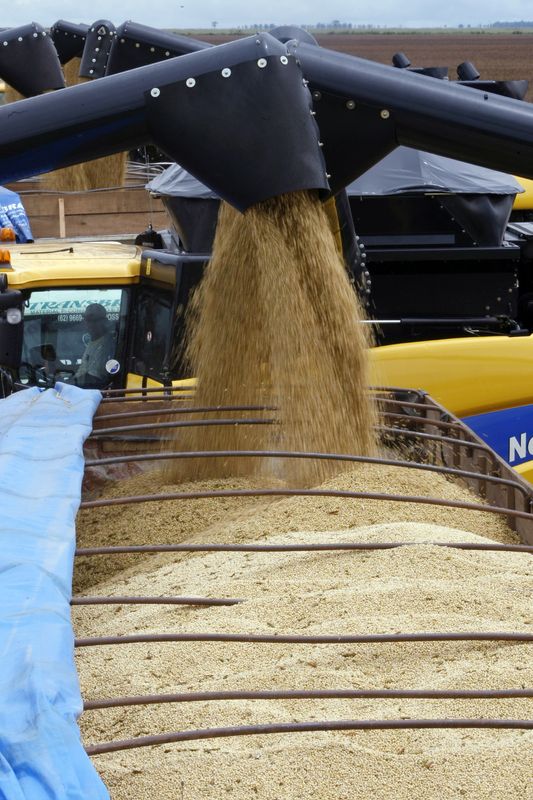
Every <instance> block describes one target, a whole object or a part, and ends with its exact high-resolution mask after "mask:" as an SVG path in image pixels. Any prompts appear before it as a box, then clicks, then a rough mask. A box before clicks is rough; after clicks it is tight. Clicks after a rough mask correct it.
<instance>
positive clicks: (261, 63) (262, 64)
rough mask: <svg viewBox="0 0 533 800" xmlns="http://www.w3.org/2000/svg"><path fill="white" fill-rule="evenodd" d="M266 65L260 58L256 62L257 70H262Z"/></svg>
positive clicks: (263, 59) (265, 61)
mask: <svg viewBox="0 0 533 800" xmlns="http://www.w3.org/2000/svg"><path fill="white" fill-rule="evenodd" d="M266 65H267V60H266V58H260V59H259V60H258V61H257V66H258V67H259V69H264V68H265V67H266Z"/></svg>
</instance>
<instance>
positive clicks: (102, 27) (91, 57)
mask: <svg viewBox="0 0 533 800" xmlns="http://www.w3.org/2000/svg"><path fill="white" fill-rule="evenodd" d="M116 35H117V33H116V30H115V26H114V25H113V23H112V22H109V21H108V20H106V19H100V20H98V22H95V23H93V24H92V25H91V27H90V28H89V30H88V31H87V38H86V40H85V47H84V48H83V55H82V57H81V64H80V78H103V77H104V75H105V71H106V66H107V60H108V58H109V53H110V50H111V45H112V44H113V41H114V39H115V37H116Z"/></svg>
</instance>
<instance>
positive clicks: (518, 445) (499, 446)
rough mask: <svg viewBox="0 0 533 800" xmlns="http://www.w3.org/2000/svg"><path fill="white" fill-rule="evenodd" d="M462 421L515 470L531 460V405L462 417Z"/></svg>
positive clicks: (532, 441)
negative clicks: (519, 465)
mask: <svg viewBox="0 0 533 800" xmlns="http://www.w3.org/2000/svg"><path fill="white" fill-rule="evenodd" d="M463 422H464V423H465V425H468V427H469V428H471V429H472V430H473V431H474V433H477V435H478V436H479V437H481V439H483V440H484V441H485V442H487V444H488V445H490V447H492V449H493V450H495V451H496V452H497V453H498V455H500V456H501V457H502V458H504V459H505V460H506V461H508V462H509V464H511V466H513V467H516V466H517V465H518V464H522V463H524V462H525V461H531V459H532V457H533V405H527V406H517V407H516V408H504V409H501V410H499V411H490V412H488V413H487V414H476V415H474V416H471V417H463Z"/></svg>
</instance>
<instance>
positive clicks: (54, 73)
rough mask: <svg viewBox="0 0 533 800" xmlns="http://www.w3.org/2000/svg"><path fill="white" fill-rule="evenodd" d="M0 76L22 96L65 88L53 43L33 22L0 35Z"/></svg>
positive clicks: (31, 95) (42, 29) (9, 29)
mask: <svg viewBox="0 0 533 800" xmlns="http://www.w3.org/2000/svg"><path fill="white" fill-rule="evenodd" d="M0 77H1V78H2V80H4V81H5V82H6V83H8V84H9V85H10V86H12V87H13V88H14V89H16V91H17V92H20V94H22V95H24V97H33V96H35V95H38V94H42V93H43V92H46V91H50V90H51V89H62V88H63V87H64V86H65V79H64V78H63V71H62V69H61V64H60V63H59V58H58V56H57V52H56V49H55V47H54V43H53V42H52V39H51V38H50V36H49V35H48V34H47V33H46V31H45V30H44V28H42V27H41V26H40V25H38V24H37V23H36V22H31V23H30V24H28V25H22V26H21V27H20V28H8V29H7V30H4V31H2V32H1V33H0Z"/></svg>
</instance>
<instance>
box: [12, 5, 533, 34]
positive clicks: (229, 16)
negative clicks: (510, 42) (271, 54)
mask: <svg viewBox="0 0 533 800" xmlns="http://www.w3.org/2000/svg"><path fill="white" fill-rule="evenodd" d="M3 6H4V8H3V9H2V11H1V13H0V26H1V27H14V26H16V25H22V24H24V23H26V22H32V21H35V22H39V23H41V25H44V26H49V25H51V24H52V23H53V22H55V21H56V20H58V19H66V20H69V21H71V22H87V23H90V22H95V21H96V20H97V19H108V20H111V22H113V23H114V24H115V25H119V24H120V23H121V22H124V21H125V20H128V19H131V20H134V21H135V22H142V23H144V24H145V25H152V26H154V27H158V28H159V27H171V28H196V27H205V28H209V27H211V25H212V23H213V22H214V21H216V22H217V23H218V26H219V27H220V28H227V27H233V26H237V25H251V24H254V23H260V24H261V23H275V24H277V25H285V24H290V23H294V24H300V25H301V24H314V23H317V22H330V21H331V20H334V19H338V20H342V21H345V22H351V23H353V24H373V25H389V26H399V25H403V26H404V27H411V26H417V27H432V26H443V25H448V26H449V27H455V26H457V25H459V24H463V25H468V24H470V25H479V24H488V23H491V22H494V21H496V20H509V21H512V20H520V19H525V20H532V19H533V0H506V2H501V0H499V1H498V2H496V0H484V1H483V2H482V0H446V2H443V3H435V2H432V0H403V2H398V0H374V2H368V3H355V2H350V1H349V0H331V2H328V3H324V2H319V1H318V0H307V1H306V0H293V2H287V0H268V1H267V0H256V2H246V0H224V2H221V0H150V2H146V0H142V1H141V0H113V1H112V2H111V1H110V0H93V2H91V3H85V2H81V1H80V0H69V2H67V0H41V2H39V3H37V2H35V0H10V2H9V3H8V2H6V3H4V4H3Z"/></svg>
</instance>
